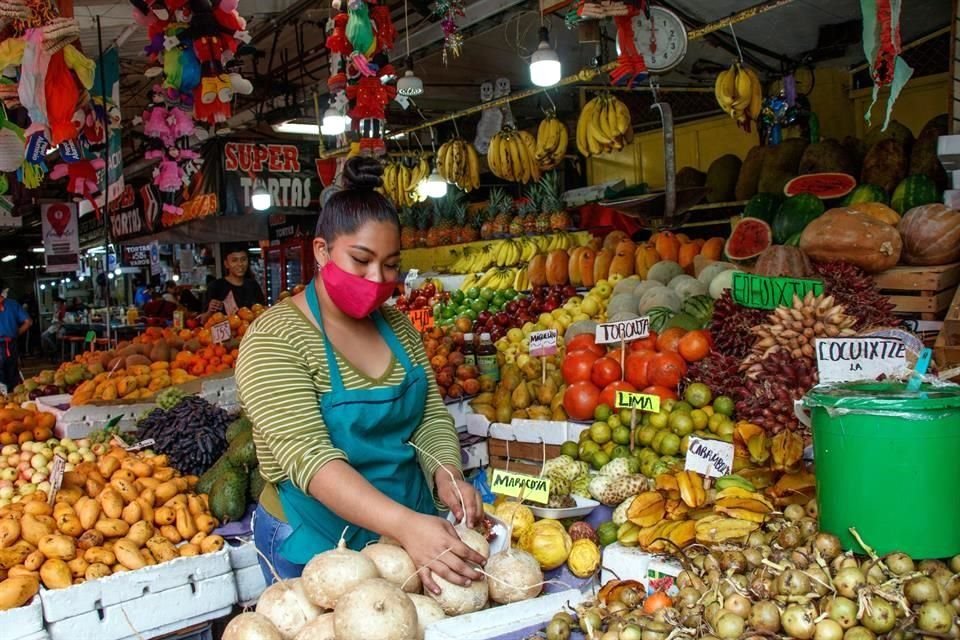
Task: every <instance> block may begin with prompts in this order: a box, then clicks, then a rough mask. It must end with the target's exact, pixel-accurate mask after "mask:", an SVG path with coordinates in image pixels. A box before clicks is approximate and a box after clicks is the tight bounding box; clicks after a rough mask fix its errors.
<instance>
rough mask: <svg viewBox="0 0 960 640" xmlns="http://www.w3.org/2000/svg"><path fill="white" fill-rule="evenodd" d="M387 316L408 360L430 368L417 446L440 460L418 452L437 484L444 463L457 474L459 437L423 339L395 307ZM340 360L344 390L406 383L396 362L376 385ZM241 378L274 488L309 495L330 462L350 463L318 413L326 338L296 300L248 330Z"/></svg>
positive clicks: (263, 469) (325, 378)
mask: <svg viewBox="0 0 960 640" xmlns="http://www.w3.org/2000/svg"><path fill="white" fill-rule="evenodd" d="M383 313H384V317H385V318H386V319H387V322H388V323H389V324H390V326H391V327H392V328H393V330H394V332H395V333H396V334H397V337H398V338H399V340H400V343H401V344H402V345H403V347H404V348H405V349H406V351H407V353H408V354H410V356H411V360H412V361H413V362H414V363H418V364H420V365H421V366H422V367H423V368H424V369H425V370H426V374H427V379H428V381H429V389H428V395H427V403H426V407H425V410H424V415H423V421H422V422H421V423H420V426H419V427H418V428H417V430H416V431H415V432H414V435H413V438H412V441H413V442H414V443H415V444H416V445H417V446H418V447H420V448H421V449H423V450H425V451H428V452H429V453H430V454H432V456H433V457H435V458H436V459H437V460H439V463H438V462H436V461H434V460H433V459H431V458H430V457H429V456H424V455H422V454H419V453H418V458H419V460H420V466H421V467H422V468H423V470H424V474H425V475H426V477H427V480H428V482H429V483H430V486H433V475H434V473H435V471H436V470H437V467H438V466H439V464H440V463H442V464H449V465H453V466H455V467H457V468H458V469H459V468H460V443H459V440H458V437H457V432H456V429H455V427H454V423H453V419H452V418H451V416H450V414H449V412H447V409H446V407H445V406H444V405H443V401H442V400H441V398H440V393H439V391H438V389H437V384H436V381H435V380H434V378H433V372H432V370H431V368H430V363H429V361H428V360H427V354H426V352H425V351H424V348H423V343H422V342H421V340H420V335H419V334H418V333H417V332H416V330H415V329H414V328H413V325H411V324H410V321H409V319H408V318H407V317H406V316H404V315H403V314H402V313H400V312H399V311H397V310H396V309H393V308H388V307H384V308H383ZM336 358H337V364H338V365H339V367H340V375H341V376H342V378H343V384H344V387H345V388H346V389H374V388H377V387H383V386H390V385H397V384H399V383H400V382H401V381H402V380H403V375H404V371H403V367H402V366H401V365H400V363H399V362H398V361H397V359H396V358H393V359H392V360H391V363H390V366H389V367H388V368H387V372H386V373H385V374H384V375H383V376H382V377H381V378H380V379H377V380H375V379H372V378H370V377H368V376H367V375H365V374H363V373H362V372H360V371H357V370H356V369H355V368H354V367H352V366H351V365H350V364H349V363H348V362H347V361H345V360H344V358H343V356H342V355H341V354H340V353H339V352H337V353H336ZM236 378H237V387H238V389H239V393H240V402H241V403H242V405H243V408H244V410H245V411H246V413H247V415H248V416H249V418H250V420H251V422H253V440H254V443H255V444H256V447H257V459H258V460H259V461H260V473H261V474H262V475H263V476H264V478H265V479H266V480H267V481H268V482H270V483H272V484H274V485H276V484H279V483H280V482H282V481H284V480H286V479H288V478H289V479H290V480H291V481H292V482H293V484H294V485H295V486H297V487H299V488H300V489H301V490H303V491H304V492H306V491H307V488H308V486H309V485H310V480H311V479H312V478H313V476H314V475H316V473H317V471H319V469H320V467H322V466H323V465H324V464H326V463H327V462H330V461H331V460H337V459H341V460H347V456H346V454H345V453H344V452H343V451H341V450H339V449H337V448H335V447H334V446H333V444H332V442H331V441H330V436H329V433H328V432H327V428H326V425H325V424H324V420H323V415H322V414H321V411H320V403H319V398H320V395H321V394H323V393H326V392H327V391H330V379H329V375H328V368H327V358H326V352H325V350H324V343H323V336H322V335H321V333H320V331H319V330H318V329H317V328H316V327H315V326H314V325H313V324H312V323H311V322H310V321H309V320H307V318H306V316H304V315H303V313H302V312H301V311H300V309H298V308H297V307H296V306H295V305H294V304H293V303H292V302H291V301H289V300H287V301H284V302H282V303H280V304H277V305H275V306H274V307H272V308H271V309H269V310H268V311H267V312H266V313H265V314H263V315H262V316H261V317H260V318H258V319H257V321H256V322H255V323H254V324H253V325H252V326H251V327H250V329H249V330H248V332H247V334H246V335H245V336H244V338H243V342H242V343H241V345H240V357H239V359H238V360H237V366H236ZM271 493H273V492H271Z"/></svg>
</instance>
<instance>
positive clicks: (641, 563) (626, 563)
mask: <svg viewBox="0 0 960 640" xmlns="http://www.w3.org/2000/svg"><path fill="white" fill-rule="evenodd" d="M601 566H602V567H603V568H602V569H601V571H600V583H601V584H605V583H606V582H607V581H608V580H614V579H617V578H619V579H620V580H636V581H638V582H640V583H641V584H643V587H644V589H646V590H647V594H648V595H649V594H652V593H654V592H656V591H665V592H666V593H667V594H668V595H671V596H674V595H676V594H677V592H678V591H679V589H677V587H676V584H675V579H676V577H677V576H678V575H680V572H681V571H683V567H682V566H680V564H679V563H678V562H674V561H673V560H670V559H668V558H666V557H664V556H658V555H654V554H651V553H646V552H645V551H641V550H640V549H638V548H637V547H625V546H623V545H621V544H620V543H619V542H616V543H614V544H611V545H607V546H606V547H604V549H603V562H602V563H601Z"/></svg>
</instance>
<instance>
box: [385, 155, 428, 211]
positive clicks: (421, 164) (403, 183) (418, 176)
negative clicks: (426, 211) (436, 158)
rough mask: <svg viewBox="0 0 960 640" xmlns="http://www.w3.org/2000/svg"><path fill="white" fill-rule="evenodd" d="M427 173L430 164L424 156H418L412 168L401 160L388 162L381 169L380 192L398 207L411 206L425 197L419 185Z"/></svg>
mask: <svg viewBox="0 0 960 640" xmlns="http://www.w3.org/2000/svg"><path fill="white" fill-rule="evenodd" d="M429 174H430V164H429V163H428V162H427V159H426V158H420V159H419V160H418V161H417V163H416V164H415V165H413V167H412V168H411V167H409V166H407V165H406V164H404V162H403V160H398V161H393V162H388V163H387V165H386V166H385V167H384V169H383V186H382V187H381V188H380V192H381V193H382V194H383V195H384V196H386V197H387V198H388V199H390V200H391V201H392V202H393V204H394V205H395V206H397V207H398V208H399V207H412V206H414V205H415V204H416V203H418V202H423V201H424V200H425V199H426V196H424V195H423V194H422V193H420V189H419V186H420V183H421V182H422V181H423V180H424V179H425V178H426V177H427V176H428V175H429Z"/></svg>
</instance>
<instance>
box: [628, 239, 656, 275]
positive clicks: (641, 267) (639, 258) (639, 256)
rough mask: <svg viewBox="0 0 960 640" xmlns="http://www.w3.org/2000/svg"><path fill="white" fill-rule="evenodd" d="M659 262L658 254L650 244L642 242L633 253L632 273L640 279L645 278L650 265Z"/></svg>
mask: <svg viewBox="0 0 960 640" xmlns="http://www.w3.org/2000/svg"><path fill="white" fill-rule="evenodd" d="M658 262H660V254H659V253H657V250H656V249H654V248H653V246H652V245H650V244H642V245H640V246H638V247H637V250H636V252H635V254H634V273H636V274H637V275H638V276H640V277H641V278H642V279H644V280H646V279H647V272H648V271H650V267H652V266H653V265H655V264H657V263H658Z"/></svg>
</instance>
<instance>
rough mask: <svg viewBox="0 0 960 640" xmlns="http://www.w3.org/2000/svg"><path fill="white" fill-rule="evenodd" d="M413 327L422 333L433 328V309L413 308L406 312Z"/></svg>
mask: <svg viewBox="0 0 960 640" xmlns="http://www.w3.org/2000/svg"><path fill="white" fill-rule="evenodd" d="M407 316H408V317H409V318H410V322H412V323H413V328H414V329H416V330H417V331H419V332H420V333H423V332H424V331H429V330H430V329H433V310H432V309H413V310H412V311H408V312H407Z"/></svg>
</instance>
